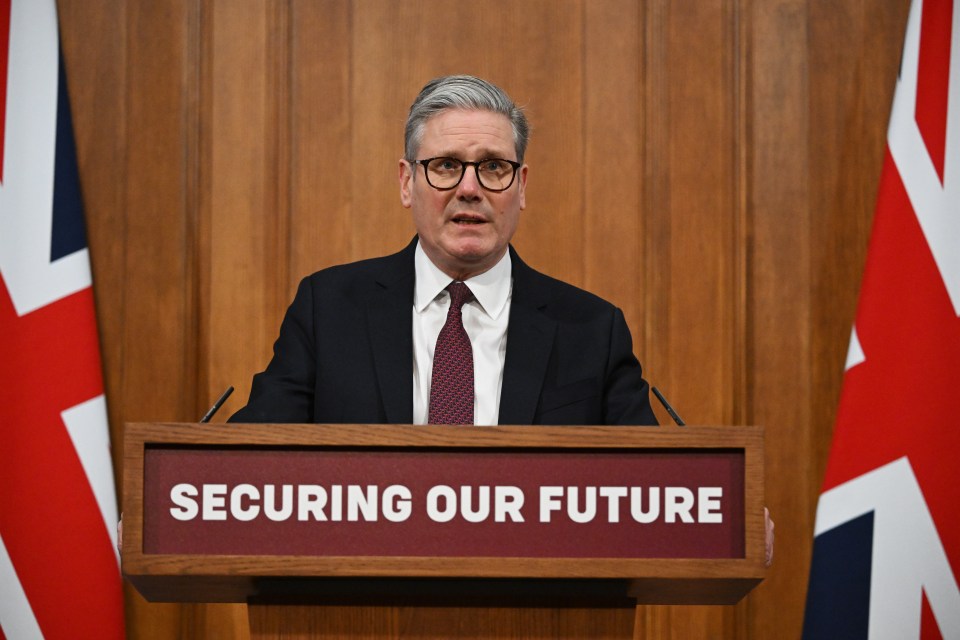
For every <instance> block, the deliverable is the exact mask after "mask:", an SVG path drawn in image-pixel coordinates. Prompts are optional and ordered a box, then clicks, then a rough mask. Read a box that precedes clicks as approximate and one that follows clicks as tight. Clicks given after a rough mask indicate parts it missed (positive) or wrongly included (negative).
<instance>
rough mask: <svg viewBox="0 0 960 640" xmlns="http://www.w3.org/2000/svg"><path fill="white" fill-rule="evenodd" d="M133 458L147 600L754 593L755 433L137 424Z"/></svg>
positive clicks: (128, 524) (128, 448)
mask: <svg viewBox="0 0 960 640" xmlns="http://www.w3.org/2000/svg"><path fill="white" fill-rule="evenodd" d="M125 438H126V439H125V470H124V487H125V491H124V506H123V508H124V514H125V516H124V523H125V529H126V531H125V540H124V549H123V570H124V573H125V574H126V575H127V577H128V578H129V579H130V580H131V581H132V582H133V583H134V585H135V586H137V588H138V589H139V590H140V591H141V592H142V593H143V594H144V595H145V596H146V597H147V598H148V599H155V600H197V599H202V600H203V601H233V600H236V601H244V600H246V599H247V598H249V597H255V596H263V595H264V593H265V591H269V590H270V589H274V588H276V587H277V586H278V585H283V584H284V581H290V580H294V579H295V580H300V582H299V583H298V584H303V580H305V579H323V580H334V581H336V580H338V579H353V578H364V579H366V578H376V579H386V580H394V581H395V580H403V579H428V580H430V579H444V580H449V579H467V580H468V581H470V580H479V581H482V580H491V579H493V580H500V581H502V580H508V581H509V580H520V581H521V582H522V583H523V584H532V583H531V582H530V581H531V580H546V581H550V580H564V579H575V580H587V581H589V583H590V584H598V585H599V584H607V585H608V586H610V585H613V586H614V587H615V589H614V591H617V590H619V591H620V593H621V595H623V596H625V597H626V596H629V597H630V598H636V599H638V600H641V601H646V602H736V601H737V600H739V599H740V598H741V597H742V596H743V595H744V594H745V593H746V592H748V591H749V590H750V589H751V588H752V587H753V586H754V585H755V584H757V583H758V582H759V581H760V580H761V579H762V578H763V575H764V568H763V481H762V478H763V462H762V450H763V434H762V430H760V429H759V428H756V427H737V428H721V427H691V428H687V429H680V428H676V427H672V426H670V427H660V428H655V427H416V426H409V425H400V426H397V425H391V426H375V425H194V424H190V425H186V424H131V425H127V431H126V436H125ZM604 581H606V583H604ZM312 584H313V585H314V586H316V585H317V584H319V582H316V583H312ZM444 584H451V583H444ZM498 584H500V585H501V586H502V583H498ZM280 588H281V591H282V590H283V587H282V586H281V587H280ZM391 589H394V590H395V589H396V583H395V582H394V583H391ZM336 590H337V591H342V589H340V588H339V587H336Z"/></svg>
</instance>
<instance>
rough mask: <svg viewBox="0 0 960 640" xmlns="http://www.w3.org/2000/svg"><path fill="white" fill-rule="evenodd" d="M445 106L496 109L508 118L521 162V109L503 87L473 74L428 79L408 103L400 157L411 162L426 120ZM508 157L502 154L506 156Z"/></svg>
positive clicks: (525, 132) (525, 131)
mask: <svg viewBox="0 0 960 640" xmlns="http://www.w3.org/2000/svg"><path fill="white" fill-rule="evenodd" d="M446 109H473V110H480V111H492V112H494V113H500V114H503V115H505V116H507V118H509V119H510V126H511V127H512V128H513V144H514V146H515V147H516V151H517V161H518V162H521V163H522V162H523V155H524V153H525V152H526V150H527V142H528V140H529V139H530V125H529V124H528V123H527V117H526V116H525V115H524V114H523V110H522V109H521V108H520V107H518V106H517V105H516V104H514V102H513V100H511V99H510V96H508V95H507V94H506V93H505V92H504V91H503V89H501V88H500V87H498V86H496V85H494V84H491V83H489V82H487V81H486V80H481V79H480V78H476V77H474V76H462V75H461V76H443V77H440V78H434V79H433V80H431V81H430V82H428V83H427V84H426V85H425V86H424V87H423V89H421V90H420V94H419V95H418V96H417V97H416V99H415V100H414V101H413V104H412V105H410V115H408V116H407V126H406V128H405V129H404V149H403V153H404V157H405V158H406V160H408V161H410V162H413V161H414V160H416V158H417V153H418V152H419V150H420V143H421V142H422V141H423V127H424V125H426V123H427V120H429V119H430V118H432V117H433V116H435V115H437V114H438V113H440V112H441V111H444V110H446ZM508 159H509V158H505V160H508Z"/></svg>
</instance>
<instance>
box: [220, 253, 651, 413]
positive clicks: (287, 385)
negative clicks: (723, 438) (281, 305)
mask: <svg viewBox="0 0 960 640" xmlns="http://www.w3.org/2000/svg"><path fill="white" fill-rule="evenodd" d="M415 248H416V240H414V241H413V242H411V243H410V245H408V246H407V247H406V248H405V249H404V250H403V251H401V252H399V253H396V254H394V255H391V256H386V257H383V258H375V259H371V260H364V261H361V262H356V263H352V264H347V265H341V266H337V267H331V268H329V269H324V270H323V271H319V272H317V273H315V274H313V275H311V276H308V277H307V278H304V280H303V281H302V282H301V283H300V287H299V289H298V290H297V295H296V297H295V298H294V301H293V303H292V304H291V305H290V308H289V309H288V310H287V314H286V317H285V318H284V320H283V324H282V325H281V327H280V336H279V337H278V338H277V341H276V343H275V344H274V348H273V351H274V355H273V359H272V360H271V361H270V364H269V365H268V366H267V368H266V370H265V371H263V372H262V373H259V374H257V375H256V376H254V379H253V387H252V389H251V392H250V400H249V402H248V403H247V406H245V407H244V408H243V409H241V410H240V411H238V412H237V413H236V414H234V415H233V417H232V418H231V421H234V422H297V423H310V422H314V423H326V424H337V423H356V424H364V423H393V424H410V423H412V422H413V312H412V304H413V295H414V260H413V256H414V250H415ZM510 257H511V259H512V266H513V297H512V302H511V306H510V320H509V325H508V329H507V353H506V361H505V363H504V372H503V387H502V390H501V394H500V416H499V423H500V424H502V425H522V424H554V425H563V424H571V425H601V424H627V425H645V424H656V423H657V421H656V418H655V417H654V414H653V411H652V410H651V408H650V401H649V394H648V391H649V388H648V386H647V383H646V381H644V379H643V377H642V375H641V368H640V363H639V362H638V361H637V359H636V357H635V356H634V355H633V346H632V341H631V338H630V331H629V329H628V328H627V324H626V321H625V320H624V317H623V313H622V312H621V311H620V310H619V309H618V308H616V307H614V306H613V305H611V304H610V303H608V302H605V301H604V300H602V299H600V298H598V297H597V296H595V295H593V294H590V293H587V292H586V291H583V290H581V289H577V288H576V287H573V286H571V285H569V284H566V283H563V282H561V281H559V280H556V279H554V278H550V277H548V276H546V275H544V274H542V273H539V272H537V271H535V270H533V269H531V268H530V267H528V266H527V265H526V264H524V263H523V261H521V260H520V258H519V257H518V256H517V254H516V252H515V251H514V249H513V247H510Z"/></svg>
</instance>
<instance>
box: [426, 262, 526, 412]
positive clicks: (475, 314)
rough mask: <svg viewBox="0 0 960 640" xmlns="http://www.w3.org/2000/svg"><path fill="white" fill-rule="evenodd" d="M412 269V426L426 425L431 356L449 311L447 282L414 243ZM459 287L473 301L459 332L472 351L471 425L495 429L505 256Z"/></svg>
mask: <svg viewBox="0 0 960 640" xmlns="http://www.w3.org/2000/svg"><path fill="white" fill-rule="evenodd" d="M414 269H415V273H416V286H415V288H414V293H413V422H414V424H427V420H428V419H429V409H430V382H431V379H432V376H433V352H434V349H435V348H436V346H437V336H438V335H440V329H442V328H443V325H444V323H445V322H446V320H447V309H449V307H450V294H449V293H447V292H446V291H445V289H446V288H447V285H449V284H450V283H451V282H453V279H452V278H450V276H448V275H446V274H445V273H443V272H442V271H441V270H440V269H438V268H437V266H436V265H434V264H433V263H432V262H431V261H430V258H428V257H427V254H426V253H424V251H423V248H422V247H421V246H420V244H419V243H418V244H417V249H416V254H415V256H414ZM465 284H466V285H467V286H468V287H470V291H471V292H473V297H474V299H473V300H472V301H471V302H468V303H467V304H465V305H463V328H464V329H465V330H466V332H467V335H468V336H469V337H470V344H471V346H472V348H473V391H474V393H473V416H474V424H478V425H495V424H497V419H498V417H499V415H500V387H501V386H502V384H503V362H504V359H505V358H506V354H507V323H508V321H509V319H510V298H511V295H512V293H513V278H512V265H511V263H510V252H509V251H508V252H506V253H505V254H504V256H503V258H501V259H500V261H499V262H497V264H495V265H494V266H493V267H492V268H491V269H490V270H488V271H485V272H484V273H481V274H480V275H478V276H475V277H473V278H470V279H468V280H466V281H465Z"/></svg>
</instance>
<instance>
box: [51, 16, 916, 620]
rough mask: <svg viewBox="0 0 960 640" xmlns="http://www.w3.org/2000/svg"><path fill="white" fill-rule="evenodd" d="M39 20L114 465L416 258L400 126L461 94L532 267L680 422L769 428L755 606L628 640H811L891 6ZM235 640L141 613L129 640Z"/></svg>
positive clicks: (882, 122) (881, 136)
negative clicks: (487, 118) (434, 96)
mask: <svg viewBox="0 0 960 640" xmlns="http://www.w3.org/2000/svg"><path fill="white" fill-rule="evenodd" d="M58 5H59V9H60V19H61V29H62V40H63V49H64V57H65V60H66V64H67V70H68V74H69V78H68V81H69V86H70V92H71V97H72V99H73V103H74V104H73V107H74V109H73V111H74V122H75V128H76V136H77V145H78V153H79V160H80V170H81V180H82V184H83V193H84V200H85V205H86V210H87V222H88V233H89V239H90V247H91V259H92V264H93V269H94V276H95V285H96V298H97V305H98V317H99V320H100V330H101V337H102V348H103V362H104V374H105V384H106V389H107V395H108V406H109V412H110V419H111V425H112V433H113V441H114V443H115V451H116V452H117V456H116V460H117V465H116V466H117V468H118V469H119V466H120V465H119V463H120V456H119V451H120V449H119V447H120V445H121V441H122V432H121V427H120V425H121V424H122V423H123V422H124V421H131V420H133V421H136V420H157V419H162V420H195V419H196V418H197V417H198V416H199V415H200V414H201V413H202V412H203V410H205V409H206V408H207V406H208V405H209V403H210V402H211V400H212V398H213V397H214V396H216V395H218V394H219V392H220V391H221V390H222V387H224V386H226V384H233V385H235V386H237V387H238V388H239V391H238V393H237V394H235V397H234V398H233V399H232V400H231V401H230V403H229V404H228V405H227V406H225V407H224V408H223V409H222V411H223V415H224V416H225V415H226V414H229V413H230V412H231V411H233V410H235V409H236V408H238V407H239V406H240V405H241V404H242V403H243V401H244V395H245V391H246V389H247V385H248V384H249V380H250V375H251V374H252V373H253V372H255V371H257V370H260V369H261V368H262V367H263V366H264V365H265V364H266V361H267V358H268V357H269V353H270V345H271V343H272V341H273V339H274V338H275V336H276V330H277V326H278V324H279V319H280V317H281V316H282V313H283V310H284V308H285V307H286V305H287V304H288V303H289V300H290V297H291V295H292V292H293V289H294V287H295V286H296V283H297V281H298V280H299V279H300V278H301V277H303V276H304V275H307V274H308V273H310V272H312V271H314V270H316V269H319V268H322V267H325V266H328V265H331V264H336V263H339V262H343V261H347V260H352V259H359V258H365V257H370V256H373V255H378V254H382V253H385V252H392V251H395V250H397V249H399V248H400V247H401V246H403V245H404V244H405V243H406V242H407V241H408V240H409V238H410V237H411V236H412V235H413V227H412V225H411V223H410V218H409V213H408V212H407V211H406V210H404V209H403V208H402V207H401V206H400V205H399V201H398V197H397V183H396V171H397V159H398V158H399V156H400V154H401V152H402V125H403V121H404V118H405V116H406V111H407V108H408V106H409V103H410V101H411V100H412V98H413V97H414V95H415V93H416V92H417V90H418V89H419V88H420V86H422V84H423V83H424V82H425V81H426V80H428V79H429V78H431V77H433V76H435V75H437V74H441V73H452V72H467V73H476V74H480V75H483V76H486V77H488V78H490V79H492V80H493V81H495V82H497V83H499V84H501V85H502V86H503V87H504V88H505V89H507V91H508V92H509V93H511V94H512V95H513V96H514V97H516V98H517V99H518V100H519V102H521V103H522V104H525V105H526V106H527V108H528V113H529V115H530V117H531V119H532V122H533V126H534V131H533V138H532V142H531V146H530V149H529V152H528V156H527V162H528V163H529V164H530V184H529V190H528V208H527V210H526V211H525V212H524V213H523V216H522V221H521V228H520V231H519V232H518V234H517V237H516V245H517V248H518V250H519V251H520V253H521V255H522V256H523V257H524V259H525V260H526V261H528V262H529V263H530V264H531V265H532V266H534V267H536V268H538V269H540V270H542V271H545V272H547V273H550V274H551V275H555V276H558V277H561V278H564V279H567V280H569V281H571V282H573V283H574V284H577V285H580V286H585V287H587V288H588V289H591V290H594V291H596V292H598V293H600V294H602V295H604V296H605V297H608V298H609V299H611V301H612V302H614V303H615V304H617V305H618V306H620V307H621V308H623V309H624V311H625V313H626V316H627V320H628V322H629V324H630V327H631V329H632V330H633V333H634V339H635V350H636V351H637V353H638V354H639V355H640V356H641V359H642V361H643V363H644V365H645V370H646V371H647V373H648V376H649V377H650V379H651V380H652V381H653V382H654V383H655V384H658V385H659V386H661V388H662V389H663V390H664V391H665V392H666V393H667V396H668V397H669V398H670V400H671V401H672V402H673V403H674V405H675V406H676V407H677V409H678V410H679V411H680V413H681V415H683V416H684V418H686V419H687V421H688V422H700V423H704V422H708V423H722V424H731V423H733V424H762V425H765V426H766V427H767V439H766V445H765V446H766V453H767V461H766V462H767V473H766V478H767V500H768V503H769V506H770V507H771V508H772V510H773V515H774V518H775V519H776V520H777V522H778V529H777V531H778V549H777V561H776V564H775V566H774V567H773V569H772V570H771V572H770V576H769V578H768V579H767V580H766V582H765V583H764V585H762V586H761V587H760V588H759V589H758V590H757V591H756V593H755V594H754V595H752V596H751V597H750V598H749V599H748V601H747V603H746V604H742V605H740V606H739V607H737V608H736V610H734V611H732V612H729V611H728V612H723V613H719V614H718V613H717V612H711V611H706V612H704V611H702V610H686V609H684V610H682V611H677V612H674V611H672V610H671V609H668V608H662V607H647V608H643V609H641V610H639V611H637V613H636V621H637V628H638V629H639V628H641V627H642V629H643V631H644V633H645V635H646V637H648V638H667V637H676V638H679V637H725V638H728V637H729V638H738V639H749V638H763V637H773V636H774V635H776V636H784V635H785V636H794V637H795V636H797V635H798V634H799V625H800V621H801V619H802V611H803V600H804V596H805V582H806V574H807V567H808V563H809V554H810V548H811V537H812V524H813V516H814V510H815V505H816V495H817V493H818V491H819V487H820V482H821V476H822V469H823V466H824V464H825V460H826V453H827V451H828V448H829V440H830V434H831V431H832V421H833V412H834V409H835V406H836V400H837V397H838V393H839V386H840V381H841V376H842V366H843V357H844V354H845V352H846V343H847V340H848V337H849V327H850V324H851V321H852V314H853V309H854V308H855V304H856V297H857V288H858V279H859V276H860V271H861V269H862V263H863V259H864V255H865V251H866V244H867V237H868V235H869V228H870V220H871V218H872V212H873V206H874V200H875V192H876V183H877V179H878V174H879V166H880V162H881V159H882V153H883V148H884V141H885V132H886V127H887V118H888V116H889V106H890V99H891V96H892V91H893V86H894V83H895V78H896V70H897V65H898V61H899V55H900V46H901V43H902V39H903V30H904V25H905V22H906V11H907V7H908V3H906V2H903V1H902V0H840V1H839V2H826V1H824V0H709V1H706V2H696V3H692V2H669V1H668V0H652V1H650V2H646V3H636V2H633V1H632V0H597V1H593V0H533V1H530V2H524V3H515V2H509V1H507V0H494V1H493V2H490V3H484V5H483V10H482V11H481V10H478V7H476V6H473V5H462V4H450V3H446V2H440V1H439V0H417V1H411V2H402V3H397V2H393V1H392V0H239V1H237V2H224V1H223V0H220V1H219V2H218V1H216V0H167V1H165V2H162V3H155V2H146V1H144V0H136V1H132V2H124V1H121V0H92V1H87V0H59V2H58ZM612 157H616V158H618V159H619V160H620V161H619V162H618V164H617V165H616V170H615V174H614V175H613V176H612V177H608V176H607V175H605V174H604V173H603V172H601V171H600V167H602V164H601V163H602V162H603V161H604V160H605V159H607V158H612ZM571 170H572V171H573V172H574V173H575V174H576V175H578V176H580V177H579V178H578V179H575V180H572V179H567V178H566V176H569V175H570V174H571ZM631 176H635V178H634V179H632V180H631ZM660 415H661V418H663V419H666V415H664V414H660ZM221 417H222V416H221ZM401 617H402V616H401V613H400V612H399V611H396V610H392V611H391V613H389V614H388V620H389V622H390V624H391V625H393V626H392V627H390V629H397V628H398V625H399V624H400V623H399V622H398V621H399V620H401ZM238 618H242V615H239V614H237V612H236V611H230V612H227V613H223V612H217V611H214V610H206V609H201V608H197V607H191V608H186V609H183V608H181V607H177V606H165V605H146V604H145V603H143V602H142V601H141V600H139V599H138V598H137V597H136V596H134V595H131V596H130V598H129V606H128V629H129V634H130V636H131V637H135V638H138V637H143V638H166V637H206V636H212V635H217V634H219V633H222V634H224V635H235V634H237V633H241V632H240V631H238V629H241V628H242V627H243V624H242V623H238V622H237V619H238ZM414 626H415V625H414ZM391 633H392V631H391Z"/></svg>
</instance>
